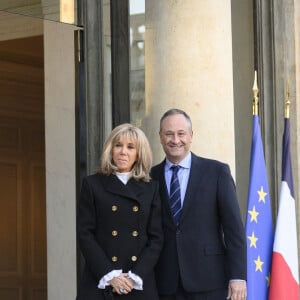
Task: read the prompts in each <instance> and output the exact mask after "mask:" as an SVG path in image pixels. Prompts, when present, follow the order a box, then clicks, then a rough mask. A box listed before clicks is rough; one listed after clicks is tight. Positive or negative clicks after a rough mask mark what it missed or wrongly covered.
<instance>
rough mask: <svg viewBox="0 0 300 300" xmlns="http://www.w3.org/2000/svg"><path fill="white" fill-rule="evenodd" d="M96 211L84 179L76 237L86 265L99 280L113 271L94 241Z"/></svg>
mask: <svg viewBox="0 0 300 300" xmlns="http://www.w3.org/2000/svg"><path fill="white" fill-rule="evenodd" d="M95 234H96V209H95V203H94V196H93V192H92V188H91V186H90V184H89V183H88V180H87V179H86V178H85V179H84V180H83V183H82V188H81V192H80V201H79V208H78V213H77V237H78V242H79V247H80V250H81V252H82V254H83V256H84V259H85V262H86V265H87V266H88V268H89V269H90V270H91V271H92V273H93V274H94V276H95V277H96V278H97V279H98V280H100V278H102V277H103V276H104V275H105V274H107V273H108V272H110V271H112V270H113V266H112V265H111V263H110V261H109V259H108V258H107V256H106V255H105V253H104V251H103V249H102V248H101V247H100V245H99V243H98V242H97V240H96V236H95Z"/></svg>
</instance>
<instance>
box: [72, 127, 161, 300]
mask: <svg viewBox="0 0 300 300" xmlns="http://www.w3.org/2000/svg"><path fill="white" fill-rule="evenodd" d="M151 164H152V153H151V149H150V145H149V142H148V140H147V138H146V136H145V134H144V133H143V132H142V131H141V130H140V129H139V128H137V127H135V126H132V125H130V124H122V125H119V126H117V127H116V128H115V129H114V130H113V131H112V132H111V134H110V135H109V137H108V139H107V140H106V142H105V144H104V147H103V152H102V156H101V167H100V171H99V173H97V174H94V175H90V176H87V177H86V178H84V180H83V183H82V187H81V193H80V201H79V210H78V216H77V236H78V242H79V247H80V250H81V252H82V254H83V256H84V258H85V267H84V271H83V276H82V280H81V284H80V287H79V292H78V295H77V299H78V300H94V299H97V300H101V299H103V300H104V299H105V300H107V299H110V298H111V299H119V298H120V299H124V300H126V299H130V300H142V299H143V300H146V299H149V300H156V299H158V295H157V289H156V283H155V277H154V266H155V264H156V262H157V260H158V257H159V253H160V251H161V247H162V242H163V233H162V224H161V223H162V221H161V203H160V198H159V188H158V183H157V182H155V181H153V180H151V179H150V176H149V171H150V168H151Z"/></svg>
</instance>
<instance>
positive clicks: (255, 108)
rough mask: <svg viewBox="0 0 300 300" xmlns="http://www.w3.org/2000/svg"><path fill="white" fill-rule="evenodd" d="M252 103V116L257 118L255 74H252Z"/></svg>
mask: <svg viewBox="0 0 300 300" xmlns="http://www.w3.org/2000/svg"><path fill="white" fill-rule="evenodd" d="M252 91H253V103H252V111H253V116H258V91H259V90H258V87H257V73H256V71H255V72H254V83H253V88H252Z"/></svg>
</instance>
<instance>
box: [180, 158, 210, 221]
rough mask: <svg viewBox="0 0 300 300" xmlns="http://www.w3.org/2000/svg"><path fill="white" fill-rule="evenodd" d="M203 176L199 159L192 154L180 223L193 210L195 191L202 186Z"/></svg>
mask: <svg viewBox="0 0 300 300" xmlns="http://www.w3.org/2000/svg"><path fill="white" fill-rule="evenodd" d="M204 175H205V167H204V164H203V160H202V159H201V157H197V156H195V155H194V154H193V153H192V163H191V171H190V176H189V180H188V185H187V189H186V194H185V198H184V202H183V207H182V213H181V218H180V223H181V222H182V221H183V220H184V218H185V217H186V214H187V211H188V210H189V209H190V208H191V209H193V201H194V199H195V189H196V188H197V189H198V188H199V186H200V185H201V184H202V181H203V178H204Z"/></svg>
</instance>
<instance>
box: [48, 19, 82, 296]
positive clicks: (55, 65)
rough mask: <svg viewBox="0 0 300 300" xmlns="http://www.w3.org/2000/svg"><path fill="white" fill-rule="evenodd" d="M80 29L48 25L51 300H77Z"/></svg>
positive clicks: (49, 290)
mask: <svg viewBox="0 0 300 300" xmlns="http://www.w3.org/2000/svg"><path fill="white" fill-rule="evenodd" d="M75 29H76V28H75V27H74V26H70V25H64V24H60V23H55V22H48V21H45V23H44V46H45V48H44V49H45V56H44V57H45V136H46V199H47V259H48V300H63V299H75V297H76V284H77V260H76V259H77V258H76V178H75V175H76V172H75V165H76V164H75V100H74V99H75V81H74V78H75V68H74V30H75Z"/></svg>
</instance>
